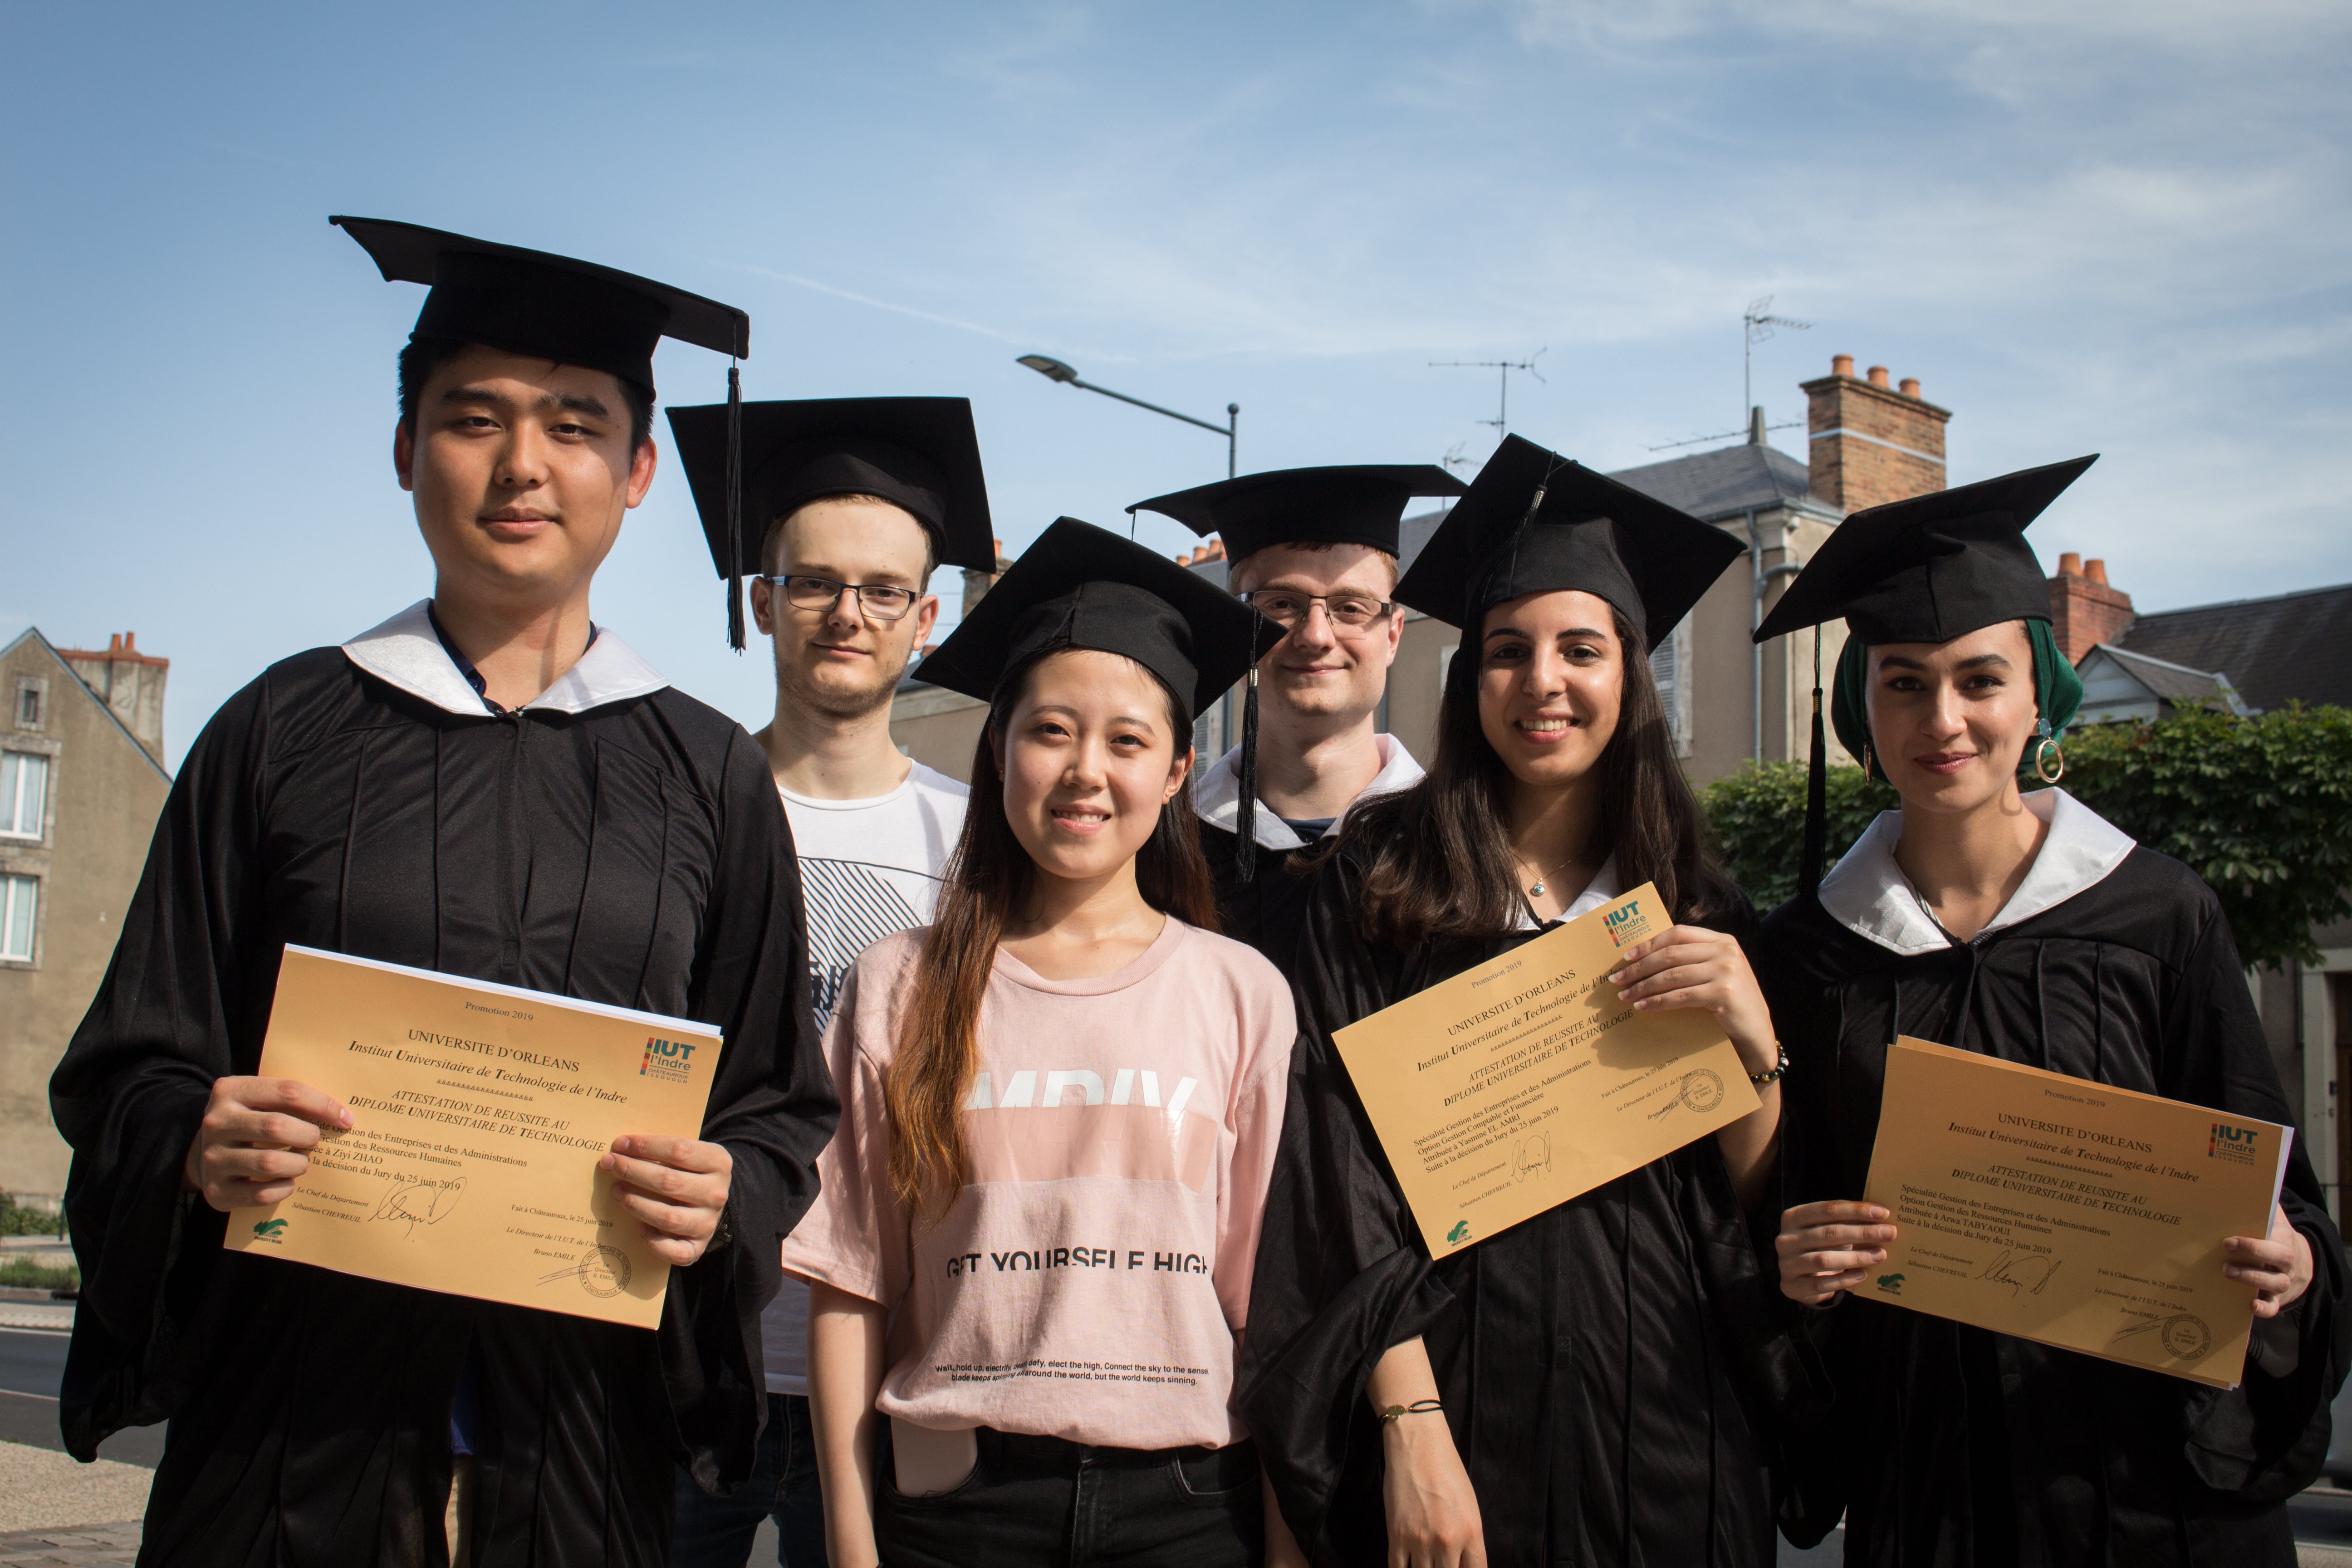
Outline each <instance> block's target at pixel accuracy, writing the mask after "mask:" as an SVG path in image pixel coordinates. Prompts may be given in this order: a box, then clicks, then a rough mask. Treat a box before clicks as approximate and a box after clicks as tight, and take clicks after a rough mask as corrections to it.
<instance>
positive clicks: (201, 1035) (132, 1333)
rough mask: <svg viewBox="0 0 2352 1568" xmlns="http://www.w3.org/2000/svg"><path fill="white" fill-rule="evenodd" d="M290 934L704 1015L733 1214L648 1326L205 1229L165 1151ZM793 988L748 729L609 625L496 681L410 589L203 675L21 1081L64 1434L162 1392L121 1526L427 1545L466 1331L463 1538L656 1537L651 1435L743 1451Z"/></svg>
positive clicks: (772, 1229)
mask: <svg viewBox="0 0 2352 1568" xmlns="http://www.w3.org/2000/svg"><path fill="white" fill-rule="evenodd" d="M287 942H301V943H306V944H309V945H310V946H314V947H320V948H325V949H330V950H332V951H336V952H347V953H352V954H355V955H358V956H362V957H366V958H373V959H383V960H388V961H390V962H393V963H404V964H413V965H416V966H419V967H422V968H428V969H433V970H437V971H440V972H442V973H449V974H456V975H462V976H465V977H467V978H470V979H478V980H486V981H496V982H499V983H503V984H512V985H521V986H528V987H531V988H534V989H538V990H544V991H549V992H553V993H558V994H564V995H569V996H576V997H581V998H583V999H587V1000H592V1001H597V1002H604V1003H613V1004H618V1005H624V1006H628V1007H635V1008H641V1009H646V1010H650V1011H655V1012H660V1013H667V1014H672V1015H678V1016H688V1017H692V1018H696V1019H699V1020H702V1021H704V1022H707V1023H709V1024H713V1025H716V1026H718V1027H719V1028H720V1029H721V1030H722V1031H723V1032H724V1034H725V1037H726V1048H725V1050H724V1051H723V1052H722V1054H721V1055H720V1058H719V1070H718V1073H717V1077H716V1079H715V1081H714V1082H713V1084H712V1087H711V1093H710V1102H709V1113H708V1117H707V1119H706V1121H705V1122H704V1124H703V1131H702V1136H703V1137H704V1138H705V1139H708V1140H712V1141H715V1142H720V1143H723V1144H724V1145H725V1146H726V1148H727V1150H728V1152H730V1155H731V1156H732V1158H733V1162H734V1168H733V1173H732V1177H731V1185H730V1194H729V1198H728V1205H727V1214H726V1218H727V1223H728V1226H729V1228H730V1230H731V1232H732V1239H731V1241H730V1243H729V1244H728V1245H726V1246H722V1247H712V1248H711V1249H710V1250H709V1252H708V1253H707V1254H706V1255H705V1256H704V1257H703V1258H702V1259H701V1260H700V1261H699V1262H698V1263H697V1264H695V1265H694V1267H692V1268H684V1269H678V1270H675V1271H673V1272H672V1273H671V1275H670V1279H669V1294H668V1299H667V1303H666V1305H665V1307H664V1310H663V1317H662V1323H661V1327H660V1329H659V1330H658V1331H655V1332H647V1331H644V1330H641V1329H633V1328H625V1327H620V1326H616V1325H613V1324H608V1323H602V1322H594V1321H589V1320H587V1319H584V1318H577V1317H567V1316H563V1315H561V1314H557V1313H551V1312H541V1311H535V1310H526V1309H521V1308H515V1307H508V1306H502V1305H497V1304H492V1303H488V1302H483V1301H476V1300H468V1299H467V1298H464V1297H459V1296H450V1295H440V1294H436V1293H432V1292H428V1291H424V1290H415V1289H406V1288H404V1287H401V1286H396V1285H386V1284H379V1283H376V1282H373V1281H371V1280H366V1279H354V1278H352V1277H349V1276H346V1275H342V1274H337V1273H333V1272H331V1271H329V1270H326V1269H321V1268H307V1267H304V1266H301V1265H299V1264H288V1263H285V1262H282V1261H278V1260H274V1259H270V1258H261V1257H257V1256H253V1255H249V1254H244V1253H229V1252H224V1251H223V1250H222V1248H221V1238H222V1235H223V1228H224V1224H225V1221H226V1215H222V1214H220V1213H219V1212H217V1211H216V1210H215V1209H213V1208H212V1207H211V1206H210V1205H207V1204H206V1203H205V1201H204V1200H203V1198H202V1197H200V1196H197V1195H194V1194H186V1193H184V1192H183V1191H182V1186H181V1165H182V1161H183V1158H184V1154H185V1152H186V1150H187V1148H188V1145H189V1142H190V1141H191V1139H192V1138H193V1137H194V1133H195V1131H196V1126H197V1122H198V1121H199V1119H200V1118H201V1116H202V1113H203V1110H204V1108H205V1100H206V1095H207V1092H208V1090H209V1088H210V1086H211V1084H212V1082H213V1080H214V1079H217V1078H219V1077H222V1076H224V1075H229V1074H250V1073H252V1072H254V1071H255V1070H256V1068H257V1063H258V1061H259V1058H260V1053H261V1045H262V1037H263V1033H264V1030H265V1029H266V1027H267V1026H268V1017H269V1007H270V999H271V994H272V991H273V989H274V986H275V982H276V976H277V973H278V962H279V958H280V955H281V953H282V952H283V948H284V944H285V943H287ZM809 1016H810V1015H809V998H808V965H807V962H806V942H805V937H804V933H803V927H802V916H801V900H800V887H799V880H798V873H797V870H796V868H795V864H794V860H793V849H792V840H791V835H790V830H789V829H788V828H787V827H786V826H785V822H784V817H783V813H782V807H781V806H780V805H779V804H778V801H777V798H776V791H775V785H774V783H773V781H772V778H771V776H770V773H769V771H768V767H767V763H766V760H765V758H764V757H763V756H762V755H761V752H760V749H759V747H758V746H757V745H756V744H754V743H753V742H752V741H751V738H750V737H749V736H748V735H746V734H745V733H744V732H743V731H742V729H741V728H740V726H739V725H737V724H736V723H734V722H733V721H731V720H729V719H728V718H726V717H725V716H723V715H722V714H719V713H718V712H716V711H715V710H711V709H709V708H707V707H705V706H704V705H702V704H701V703H699V702H697V701H695V700H692V699H691V698H688V697H687V696H685V695H683V694H681V693H679V692H677V691H675V690H672V689H669V688H668V687H667V684H666V683H664V682H663V681H662V679H661V678H660V677H659V676H658V675H657V674H656V673H654V672H653V671H652V670H651V669H649V668H647V667H646V666H645V665H644V664H643V663H642V662H641V661H639V660H638V659H637V658H636V657H635V655H634V654H632V653H631V652H630V651H629V650H628V649H627V647H625V646H624V645H622V644H621V643H620V641H619V639H618V638H617V637H613V636H612V635H611V634H610V633H605V634H604V635H602V636H600V637H597V639H596V640H595V642H594V643H593V645H592V646H591V647H590V649H589V652H588V655H587V657H586V658H583V659H582V660H581V661H580V663H579V665H577V666H575V667H574V668H573V669H572V671H571V672H569V673H568V674H566V675H565V676H564V678H563V679H562V680H560V681H559V682H558V683H557V685H556V686H555V687H554V688H552V689H550V690H549V691H548V692H547V693H546V694H544V695H543V696H542V697H541V698H540V699H538V700H535V701H533V702H532V703H530V705H529V706H528V707H526V708H524V709H522V710H519V711H517V712H514V713H512V714H509V715H506V716H503V717H498V716H493V715H491V714H490V713H489V712H488V710H486V709H485V707H484V705H483V704H482V703H481V701H480V700H478V698H476V697H475V696H474V695H473V693H472V691H471V690H470V689H468V688H467V685H466V683H465V679H464V678H463V676H462V675H461V673H460V672H459V671H458V669H457V667H456V666H455V665H454V664H453V663H452V662H451V661H450V659H449V657H448V655H447V654H446V652H443V651H442V650H441V647H440V645H439V644H438V642H437V640H436V639H435V637H434V636H433V633H432V629H431V627H430V625H429V623H427V622H426V621H425V615H424V606H423V605H418V606H416V607H415V609H413V610H411V611H410V612H407V613H406V614H405V615H404V616H401V617H395V619H394V621H392V622H388V623H386V625H385V626H383V627H379V628H377V630H376V631H375V632H373V633H370V634H368V636H367V637H362V638H359V639H355V640H354V641H353V642H352V644H350V645H347V647H345V648H321V649H316V650H313V651H311V652H309V653H304V654H300V655H298V656H296V657H295V658H289V659H287V660H286V661H284V662H283V663H280V664H278V665H275V666H273V667H272V668H270V669H269V670H268V671H267V672H266V673H265V674H263V675H262V677H261V678H260V679H257V680H256V681H255V682H254V683H253V684H252V685H250V686H248V687H247V688H246V689H244V690H242V691H240V692H238V693H237V694H236V696H235V697H233V698H231V699H230V700H229V701H228V702H227V703H226V705H225V706H224V707H223V708H222V709H221V710H220V711H219V713H218V714H216V715H215V717H214V719H213V721H212V722H210V723H209V724H207V725H206V726H205V731H204V733H203V734H202V735H201V736H200V737H199V738H198V739H197V741H196V743H195V745H194V748H193V749H192V750H191V751H190V752H189V754H188V757H187V760H186V762H185V763H184V765H183V767H182V769H181V772H180V774H179V777H178V779H177V780H176V781H175V782H174V784H173V789H172V794H171V797H170V800H169V802H168V804H167V805H166V806H165V808H164V812H163V818H162V821H161V822H160V823H159V824H158V826H157V828H156V832H155V837H154V843H153V847H152V850H151V851H150V853H149V857H148V861H147V868H146V871H145V873H144V875H143V876H142V879H141V881H140V885H139V889H138V892H137V894H136V896H135V897H134V899H133V900H132V902H131V908H130V910H129V912H128V913H127V914H126V915H125V917H124V921H123V927H122V934H121V940H120V942H118V944H117V947H116V950H115V953H114V958H113V961H112V963H111V964H110V966H109V968H108V971H107V974H106V978H105V981H104V983H103V984H102V985H101V986H100V990H99V993H98V996H97V999H96V1000H95V1001H94V1002H93V1003H92V1004H91V1006H90V1009H89V1016H87V1017H86V1018H85V1019H84V1020H83V1022H82V1025H81V1027H80V1028H79V1030H78V1031H77V1033H76V1034H75V1036H74V1038H73V1040H72V1043H71V1044H70V1045H69V1046H68V1048H67V1051H66V1054H65V1057H64V1059H63V1060H62V1061H61V1062H60V1064H59V1065H58V1069H57V1073H56V1076H55V1078H54V1079H52V1082H51V1089H50V1093H51V1104H52V1107H53V1110H54V1113H55V1116H56V1119H57V1125H58V1131H60V1132H62V1133H63V1134H64V1136H65V1138H66V1140H67V1142H68V1143H70V1144H71V1145H72V1146H73V1150H74V1159H73V1165H72V1172H71V1174H70V1176H69V1177H68V1187H67V1194H66V1210H67V1213H68V1215H69V1216H70V1218H71V1222H72V1231H73V1239H74V1247H75V1252H76V1255H77V1257H78V1258H79V1262H80V1265H81V1269H82V1279H83V1286H82V1294H81V1300H80V1304H79V1310H78V1311H77V1313H76V1315H75V1323H74V1335H73V1341H72V1344H71V1348H70V1351H69V1352H68V1362H67V1367H66V1374H65V1382H64V1386H63V1391H62V1400H61V1405H62V1411H61V1415H62V1422H63V1426H64V1429H65V1435H66V1439H67V1446H68V1448H69V1449H70V1450H71V1451H72V1452H73V1453H74V1454H75V1455H76V1456H77V1457H78V1458H83V1459H88V1458H92V1457H93V1454H94V1450H95V1449H96V1447H97V1446H98V1444H99V1443H100V1440H102V1439H103V1438H105V1437H106V1436H108V1435H109V1434H110V1433H113V1432H115V1431H118V1430H120V1429H121V1428H122V1427H124V1426H138V1425H146V1424H151V1423H153V1422H157V1421H165V1420H168V1421H169V1423H170V1425H169V1427H168V1428H167V1431H166V1435H165V1440H164V1453H163V1461H162V1463H161V1465H160V1466H159V1467H158V1468H157V1470H156V1473H155V1480H154V1486H153V1490H152V1494H151V1496H150V1498H149V1501H148V1507H147V1515H146V1535H145V1541H144V1544H143V1545H142V1550H141V1554H140V1561H141V1562H142V1563H197V1562H201V1563H207V1564H215V1563H251V1564H255V1565H260V1564H288V1565H299V1564H314V1563H315V1564H322V1565H323V1564H334V1565H337V1568H341V1565H344V1564H354V1563H381V1564H386V1565H394V1564H397V1565H402V1568H406V1565H411V1564H434V1563H440V1562H442V1561H443V1547H442V1542H441V1527H440V1520H441V1515H442V1512H443V1510H444V1507H445V1502H446V1497H447V1493H448V1488H449V1478H450V1468H451V1444H450V1405H451V1400H452V1395H453V1392H454V1391H455V1389H456V1388H457V1384H458V1381H459V1373H460V1369H461V1368H462V1367H463V1366H464V1365H465V1363H466V1362H467V1357H468V1355H469V1353H470V1354H471V1355H472V1357H473V1358H474V1361H475V1363H476V1365H477V1367H478V1373H477V1377H476V1386H477V1391H478V1395H479V1409H478V1419H477V1421H476V1424H475V1431H474V1434H473V1448H474V1452H475V1460H476V1466H477V1477H478V1501H477V1505H476V1510H475V1516H474V1521H473V1534H472V1541H471V1546H472V1553H473V1561H474V1562H475V1563H479V1564H484V1565H486V1568H493V1565H500V1564H508V1563H533V1564H550V1563H599V1564H604V1563H613V1564H634V1563H660V1562H662V1561H664V1560H666V1559H667V1554H668V1550H669V1542H670V1534H671V1512H672V1498H673V1490H672V1487H673V1483H672V1476H673V1473H674V1471H673V1466H674V1465H675V1464H677V1463H679V1462H683V1463H685V1464H686V1465H687V1466H688V1468H690V1469H691V1471H692V1472H693V1474H694V1475H695V1477H696V1479H698V1481H700V1482H701V1483H702V1484H703V1485H704V1486H705V1487H706V1488H718V1487H724V1486H728V1485H731V1484H732V1483H734V1482H736V1481H739V1480H740V1479H742V1478H743V1477H744V1476H746V1475H747V1474H748V1473H749V1472H750V1469H751V1458H752V1453H753V1448H754V1447H755V1443H756V1439H757V1435H758V1429H759V1423H760V1421H761V1416H762V1415H763V1413H764V1409H765V1401H764V1398H763V1396H762V1379H761V1363H760V1328H759V1318H760V1309H761V1305H762V1304H763V1303H764V1302H765V1301H766V1300H767V1299H768V1297H770V1296H771V1295H772V1294H773V1293H774V1291H775V1289H776V1286H777V1283H778V1279H779V1271H778V1267H777V1254H778V1249H779V1247H780V1245H781V1241H782V1237H783V1235H784V1234H785V1233H786V1232H787V1231H789V1230H790V1229H791V1228H792V1226H793V1224H794V1222H795V1221H796V1220H797V1219H798V1218H799V1216H800V1215H801V1213H802V1211H803V1209H804V1208H806V1206H807V1205H808V1204H809V1202H810V1201H811V1199H812V1198H813V1197H814V1194H815V1189H816V1176H815V1161H816V1156H817V1153H818V1151H819V1150H820V1148H821V1147H822V1146H823V1145H824V1142H825V1140H826V1138H827V1137H828V1136H829V1135H830V1132H831V1131H832V1127H833V1123H834V1120H835V1114H836V1110H837V1104H836V1101H835V1097H834V1093H833V1089H832V1083H831V1079H830V1077H829V1075H828V1074H827V1072H826V1069H825V1068H824V1061H823V1058H822V1055H821V1053H820V1052H819V1050H818V1049H817V1046H816V1041H815V1040H814V1036H813V1033H812V1031H811V1028H810V1024H809Z"/></svg>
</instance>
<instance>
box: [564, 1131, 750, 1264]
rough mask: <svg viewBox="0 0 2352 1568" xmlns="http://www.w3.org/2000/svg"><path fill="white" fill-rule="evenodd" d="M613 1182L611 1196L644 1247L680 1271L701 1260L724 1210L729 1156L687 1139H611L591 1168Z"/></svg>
mask: <svg viewBox="0 0 2352 1568" xmlns="http://www.w3.org/2000/svg"><path fill="white" fill-rule="evenodd" d="M596 1164H597V1168H598V1169H600V1170H604V1171H610V1172H611V1173H613V1176H614V1182H613V1192H614V1195H615V1196H616V1197H618V1198H619V1199H620V1200H621V1202H622V1203H623V1204H625V1205H627V1207H628V1210H629V1212H630V1213H631V1214H633V1215H636V1216H637V1219H638V1221H639V1222H640V1223H641V1224H643V1226H645V1232H646V1245H647V1246H648V1247H652V1248H653V1249H654V1251H655V1252H656V1253H658V1254H659V1255H660V1256H661V1257H662V1258H666V1259H667V1260H668V1261H669V1262H670V1263H671V1264H673V1265H675V1266H676V1267H677V1268H685V1267H687V1266H688V1264H690V1263H693V1262H695V1261H696V1260H697V1259H698V1258H701V1256H702V1254H703V1252H704V1250H705V1249H706V1248H708V1247H709V1246H710V1238H711V1237H712V1236H714V1235H716V1234H717V1233H718V1230H719V1211H720V1210H722V1209H724V1208H725V1207H726V1206H727V1186H728V1183H729V1181H730V1179H732V1177H733V1176H734V1173H735V1159H734V1156H732V1155H731V1154H730V1153H728V1152H727V1151H726V1149H725V1148H724V1147H723V1146H722V1145H720V1144H717V1143H698V1142H695V1140H693V1139H691V1138H638V1137H628V1138H615V1139H614V1140H613V1152H611V1153H609V1154H606V1155H605V1156H604V1157H603V1158H602V1159H600V1160H598V1161H597V1162H596Z"/></svg>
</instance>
